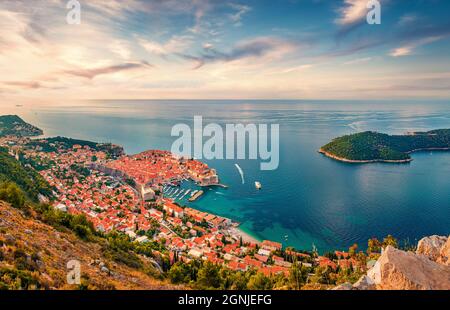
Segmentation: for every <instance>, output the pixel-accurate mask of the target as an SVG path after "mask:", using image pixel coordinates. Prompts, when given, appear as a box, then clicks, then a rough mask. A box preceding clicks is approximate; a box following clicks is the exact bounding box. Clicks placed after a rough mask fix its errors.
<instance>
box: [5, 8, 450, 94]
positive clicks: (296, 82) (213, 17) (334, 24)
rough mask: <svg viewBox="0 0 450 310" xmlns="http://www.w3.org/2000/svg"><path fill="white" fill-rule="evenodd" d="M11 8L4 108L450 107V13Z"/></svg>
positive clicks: (417, 10) (434, 10)
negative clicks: (441, 102) (260, 103)
mask: <svg viewBox="0 0 450 310" xmlns="http://www.w3.org/2000/svg"><path fill="white" fill-rule="evenodd" d="M68 2H69V0H46V1H44V0H33V1H29V0H0V101H1V103H11V102H22V101H23V102H30V101H32V102H39V101H45V102H47V101H48V102H51V101H55V102H58V101H59V102H61V101H63V100H69V99H366V100H367V99H443V98H445V99H447V98H449V97H450V19H449V18H448V16H449V13H450V1H448V0H381V1H380V3H381V24H380V25H369V24H368V23H367V21H366V15H367V13H368V11H369V9H367V3H368V2H369V1H368V0H336V1H331V0H248V1H243V0H232V1H225V0H147V1H143V0H142V1H141V0H89V1H88V0H79V3H80V5H81V23H80V24H79V25H76V24H75V25H74V24H69V23H67V19H66V17H67V14H68V13H69V9H67V7H66V5H67V3H68Z"/></svg>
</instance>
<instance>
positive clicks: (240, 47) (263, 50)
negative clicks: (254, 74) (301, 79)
mask: <svg viewBox="0 0 450 310" xmlns="http://www.w3.org/2000/svg"><path fill="white" fill-rule="evenodd" d="M297 47H298V44H297V43H295V42H291V41H287V40H283V39H280V38H276V37H259V38H254V39H251V40H246V41H243V42H240V43H238V44H237V45H236V46H234V47H233V48H232V49H231V50H230V51H228V52H222V51H218V50H216V49H213V48H209V49H206V50H204V52H203V53H202V54H201V55H199V56H193V55H181V56H182V57H184V58H186V59H189V60H193V61H195V62H196V65H195V67H194V68H195V69H198V68H200V67H202V66H203V65H205V64H207V63H214V62H232V61H236V60H241V59H247V58H263V57H265V56H271V57H274V58H279V57H281V56H283V55H285V54H287V53H289V52H292V51H293V50H295V49H296V48H297Z"/></svg>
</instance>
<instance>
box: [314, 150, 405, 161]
mask: <svg viewBox="0 0 450 310" xmlns="http://www.w3.org/2000/svg"><path fill="white" fill-rule="evenodd" d="M318 152H319V153H320V154H323V155H325V156H326V157H329V158H331V159H335V160H337V161H341V162H345V163H350V164H370V163H390V164H405V163H410V162H412V161H413V159H412V158H408V159H398V160H389V159H371V160H355V159H348V158H344V157H339V156H336V155H334V154H331V153H328V152H327V151H324V150H323V149H322V148H321V149H319V150H318Z"/></svg>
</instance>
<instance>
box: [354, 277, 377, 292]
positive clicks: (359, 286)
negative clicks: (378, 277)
mask: <svg viewBox="0 0 450 310" xmlns="http://www.w3.org/2000/svg"><path fill="white" fill-rule="evenodd" d="M376 288H377V287H376V285H375V282H374V281H373V280H372V279H371V278H370V277H368V276H366V275H364V276H362V277H361V278H360V279H359V280H358V282H356V283H355V284H353V289H355V290H360V291H362V290H375V289H376Z"/></svg>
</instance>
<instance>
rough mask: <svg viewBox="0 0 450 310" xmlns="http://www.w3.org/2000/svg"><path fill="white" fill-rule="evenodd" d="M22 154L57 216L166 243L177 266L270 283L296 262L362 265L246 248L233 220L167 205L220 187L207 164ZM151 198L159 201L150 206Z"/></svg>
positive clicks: (77, 152) (260, 245) (72, 152)
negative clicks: (193, 264)
mask: <svg viewBox="0 0 450 310" xmlns="http://www.w3.org/2000/svg"><path fill="white" fill-rule="evenodd" d="M14 146H15V147H16V148H17V144H15V145H14ZM21 152H23V154H24V156H25V157H26V158H28V159H31V160H32V161H34V162H35V164H36V165H38V166H40V167H43V169H41V171H40V173H41V175H42V176H43V177H44V178H45V179H46V180H47V181H48V183H49V184H50V185H51V186H53V187H54V191H55V193H54V194H55V197H56V199H55V201H54V203H53V205H54V207H55V208H57V209H59V210H61V211H63V212H69V213H71V214H84V215H85V216H86V218H87V219H88V220H89V221H91V222H92V223H93V224H94V226H95V228H96V229H97V230H99V231H102V232H105V233H108V232H111V231H119V232H123V233H124V234H127V235H128V236H129V237H130V238H131V239H132V240H133V241H135V242H140V243H146V242H159V243H162V245H163V246H164V247H165V248H166V249H167V250H168V253H170V257H171V258H172V259H173V258H174V257H175V256H176V257H177V259H181V260H183V261H189V260H191V259H202V260H207V261H210V262H212V263H216V264H224V265H226V266H228V267H229V268H230V269H233V270H242V271H244V270H248V269H250V268H255V269H258V270H259V271H261V272H263V273H264V274H266V275H269V274H280V273H282V274H286V275H287V274H288V273H289V270H290V267H291V265H292V258H293V257H295V259H298V260H301V261H304V264H306V265H308V264H311V263H314V264H316V265H319V266H329V267H331V268H332V269H336V268H337V267H338V266H339V267H347V268H348V267H349V266H350V265H351V266H353V265H356V261H355V262H353V261H351V259H350V258H349V257H348V256H346V255H348V254H346V253H343V252H340V253H338V254H339V255H338V257H339V258H338V260H331V259H330V258H327V257H323V256H319V257H317V258H315V261H312V260H313V258H312V256H311V255H310V254H303V253H298V252H293V251H291V252H288V251H286V252H282V251H281V250H282V245H281V244H280V243H277V242H273V241H268V240H266V241H263V242H249V241H248V240H243V239H242V235H241V234H240V233H239V230H237V229H236V226H237V224H236V223H233V222H232V221H231V220H230V219H227V218H224V217H221V216H217V215H214V214H210V213H207V212H202V211H199V210H196V209H194V208H190V207H184V206H180V205H179V204H177V203H175V202H174V201H173V200H172V199H169V198H167V197H164V194H163V192H162V191H161V190H160V189H161V187H162V186H164V185H167V184H176V182H179V181H180V180H183V179H191V180H194V181H195V182H197V183H199V184H202V185H206V184H218V178H217V174H216V172H215V171H214V170H213V169H210V168H209V167H208V166H207V165H205V164H203V163H201V162H199V161H196V160H189V159H184V158H178V157H175V156H173V155H172V154H171V153H170V152H165V151H148V152H144V153H141V154H138V155H135V156H123V157H121V158H119V159H117V160H110V159H108V156H107V154H105V153H104V152H101V151H97V150H94V149H91V148H89V146H81V145H74V146H73V147H72V148H70V149H59V150H58V151H56V152H44V151H42V150H41V149H38V148H35V147H29V146H28V147H22V148H21ZM127 180H128V181H129V180H132V181H133V182H127ZM146 190H148V193H147V194H148V195H149V196H151V199H150V200H151V201H147V200H149V199H147V198H149V197H146V196H145V191H146ZM142 191H144V194H143V193H142ZM286 254H288V256H289V257H290V259H288V258H287V257H286ZM353 267H354V266H353Z"/></svg>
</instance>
